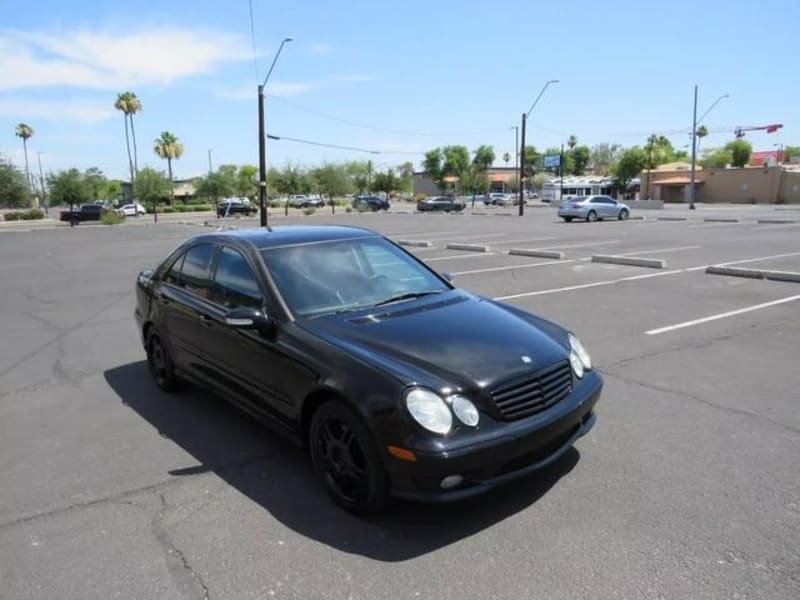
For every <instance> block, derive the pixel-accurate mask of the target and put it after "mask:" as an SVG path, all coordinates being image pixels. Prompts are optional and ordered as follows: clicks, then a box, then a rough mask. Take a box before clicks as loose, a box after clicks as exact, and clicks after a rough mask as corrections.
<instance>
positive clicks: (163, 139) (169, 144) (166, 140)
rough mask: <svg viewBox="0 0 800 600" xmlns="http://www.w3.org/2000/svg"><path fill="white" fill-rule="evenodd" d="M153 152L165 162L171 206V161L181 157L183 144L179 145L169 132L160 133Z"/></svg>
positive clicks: (172, 178)
mask: <svg viewBox="0 0 800 600" xmlns="http://www.w3.org/2000/svg"><path fill="white" fill-rule="evenodd" d="M153 152H155V153H156V154H157V155H158V156H159V158H162V159H164V160H166V161H167V173H168V174H169V186H170V193H169V199H170V204H172V203H174V202H175V189H174V185H173V182H174V177H173V176H172V161H173V160H178V159H179V158H180V157H181V156H183V144H181V143H180V141H179V140H178V138H177V137H176V136H175V134H174V133H172V132H171V131H162V132H161V135H160V136H158V137H157V138H156V139H155V141H154V142H153Z"/></svg>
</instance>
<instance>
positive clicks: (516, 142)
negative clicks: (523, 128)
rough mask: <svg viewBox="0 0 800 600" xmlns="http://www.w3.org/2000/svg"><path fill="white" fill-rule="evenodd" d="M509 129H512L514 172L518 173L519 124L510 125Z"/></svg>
mask: <svg viewBox="0 0 800 600" xmlns="http://www.w3.org/2000/svg"><path fill="white" fill-rule="evenodd" d="M509 129H513V130H514V172H515V173H519V125H512V126H511V127H509ZM518 183H520V182H518Z"/></svg>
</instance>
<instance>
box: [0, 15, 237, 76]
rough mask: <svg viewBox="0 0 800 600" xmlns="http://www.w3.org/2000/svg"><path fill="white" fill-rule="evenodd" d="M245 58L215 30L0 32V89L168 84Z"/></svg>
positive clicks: (226, 35)
mask: <svg viewBox="0 0 800 600" xmlns="http://www.w3.org/2000/svg"><path fill="white" fill-rule="evenodd" d="M247 58H251V54H250V53H249V52H248V46H247V44H246V43H245V40H244V39H243V38H242V37H240V36H238V35H232V34H229V33H224V32H219V31H216V32H215V31H204V30H190V29H186V28H177V27H161V28H156V29H148V30H146V31H139V32H127V31H126V32H116V31H100V30H89V29H82V30H73V31H64V32H58V31H56V32H48V33H41V32H31V31H18V30H2V31H0V90H10V89H20V88H31V87H40V88H42V87H53V86H62V87H63V86H73V87H84V88H93V89H119V88H123V87H128V86H141V85H148V84H161V85H164V84H169V83H172V82H173V81H175V80H177V79H180V78H183V77H189V76H192V75H200V74H204V73H208V72H211V71H213V70H214V69H215V68H216V67H217V66H219V65H220V64H222V63H225V62H230V61H238V60H243V59H247Z"/></svg>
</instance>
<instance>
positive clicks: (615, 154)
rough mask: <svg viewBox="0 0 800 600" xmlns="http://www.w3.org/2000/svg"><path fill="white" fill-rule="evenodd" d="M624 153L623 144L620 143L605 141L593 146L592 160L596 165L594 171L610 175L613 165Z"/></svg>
mask: <svg viewBox="0 0 800 600" xmlns="http://www.w3.org/2000/svg"><path fill="white" fill-rule="evenodd" d="M621 153H622V146H620V145H619V144H609V143H607V142H604V143H602V144H597V145H596V146H594V147H593V148H592V157H591V161H592V164H593V165H594V172H595V173H596V174H598V175H608V173H609V172H610V171H611V165H613V164H615V163H616V162H617V161H618V160H619V157H620V154H621Z"/></svg>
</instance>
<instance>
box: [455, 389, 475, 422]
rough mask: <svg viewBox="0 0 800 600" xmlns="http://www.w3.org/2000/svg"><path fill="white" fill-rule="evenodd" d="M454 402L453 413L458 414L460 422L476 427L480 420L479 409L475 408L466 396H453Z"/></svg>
mask: <svg viewBox="0 0 800 600" xmlns="http://www.w3.org/2000/svg"><path fill="white" fill-rule="evenodd" d="M452 400H453V403H452V407H453V412H454V413H456V416H457V417H458V419H459V421H461V422H462V423H464V425H469V426H470V427H475V426H476V425H477V424H478V420H479V419H480V415H479V414H478V409H477V408H475V405H474V404H473V403H472V402H471V401H470V400H467V399H466V398H464V396H453V399H452Z"/></svg>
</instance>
